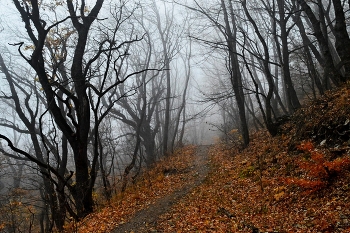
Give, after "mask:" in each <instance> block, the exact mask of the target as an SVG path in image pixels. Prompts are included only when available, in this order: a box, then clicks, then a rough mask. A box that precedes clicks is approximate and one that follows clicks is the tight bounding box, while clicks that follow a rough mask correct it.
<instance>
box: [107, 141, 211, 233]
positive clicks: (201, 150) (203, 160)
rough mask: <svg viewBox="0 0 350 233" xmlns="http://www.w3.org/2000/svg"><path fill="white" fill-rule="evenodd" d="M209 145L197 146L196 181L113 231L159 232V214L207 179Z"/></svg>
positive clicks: (128, 232)
mask: <svg viewBox="0 0 350 233" xmlns="http://www.w3.org/2000/svg"><path fill="white" fill-rule="evenodd" d="M209 147H210V146H198V148H197V151H196V155H195V156H196V157H195V160H196V161H195V165H194V167H193V169H194V170H195V173H194V174H195V175H196V179H195V180H194V182H191V183H190V184H187V185H185V186H183V187H182V188H181V189H179V190H177V191H175V192H174V193H172V194H170V195H168V196H165V197H164V198H161V199H159V200H158V201H157V202H156V203H154V204H153V205H151V206H149V207H147V208H146V209H143V210H140V211H139V212H137V213H136V214H135V215H134V216H133V217H132V218H131V219H130V220H129V221H128V222H126V223H124V224H122V225H120V226H118V227H117V228H116V229H114V230H113V231H111V233H125V232H127V233H130V232H135V233H139V232H157V230H155V227H156V224H157V220H158V218H159V216H161V215H163V214H165V213H167V212H168V211H169V210H170V209H171V207H172V206H173V205H174V204H176V203H177V202H178V201H179V200H181V198H183V197H184V196H185V195H186V194H188V193H189V192H190V191H191V190H193V189H194V188H195V187H197V186H198V185H200V184H201V183H202V182H203V181H204V180H205V178H206V176H207V175H208V172H209V164H208V162H209V155H208V150H209Z"/></svg>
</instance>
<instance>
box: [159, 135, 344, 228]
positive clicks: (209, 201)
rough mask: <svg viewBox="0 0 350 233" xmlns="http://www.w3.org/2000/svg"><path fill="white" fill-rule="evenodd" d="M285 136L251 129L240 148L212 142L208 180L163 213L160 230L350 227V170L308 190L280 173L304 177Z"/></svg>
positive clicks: (302, 153) (297, 155)
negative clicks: (247, 143) (244, 146)
mask: <svg viewBox="0 0 350 233" xmlns="http://www.w3.org/2000/svg"><path fill="white" fill-rule="evenodd" d="M285 140H290V138H288V137H287V136H278V137H275V138H271V137H270V136H269V135H267V133H264V132H259V133H257V134H255V135H253V139H252V143H251V145H250V147H249V148H247V149H246V150H244V151H243V152H238V151H230V150H226V149H223V145H216V146H215V147H213V148H212V149H211V151H210V155H211V163H212V170H211V172H210V174H209V176H208V177H207V180H206V182H205V183H204V184H203V185H201V186H199V187H198V188H196V189H194V190H193V192H192V193H190V194H189V195H188V196H186V198H184V199H183V200H182V201H181V202H180V203H178V205H177V206H175V207H174V209H173V210H172V211H171V212H170V213H168V214H166V215H164V216H162V219H161V221H159V227H158V230H159V231H160V232H280V233H281V232H350V228H349V227H350V203H349V200H350V193H349V191H350V188H349V185H348V184H349V182H350V174H349V170H346V171H343V173H342V175H341V176H338V177H337V179H336V180H334V182H333V183H332V185H331V186H327V187H324V188H323V189H321V190H319V191H318V192H315V193H313V194H309V195H306V194H305V192H304V190H303V189H302V188H300V187H298V186H295V185H288V184H287V183H285V182H284V180H283V179H281V178H284V177H305V176H306V175H307V173H305V172H304V171H303V170H302V169H300V168H299V167H298V165H297V163H296V158H303V156H304V155H305V154H304V152H302V151H301V152H300V151H299V152H298V153H299V154H295V152H293V154H292V153H289V152H288V146H287V145H288V144H289V142H288V141H287V142H286V141H285ZM327 158H328V157H327Z"/></svg>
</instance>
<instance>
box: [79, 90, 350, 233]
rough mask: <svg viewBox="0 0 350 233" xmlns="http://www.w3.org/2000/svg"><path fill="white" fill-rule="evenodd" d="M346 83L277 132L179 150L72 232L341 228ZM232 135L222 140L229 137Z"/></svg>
mask: <svg viewBox="0 0 350 233" xmlns="http://www.w3.org/2000/svg"><path fill="white" fill-rule="evenodd" d="M349 103H350V85H346V86H344V87H342V88H339V89H337V90H335V91H332V92H328V93H326V94H325V95H324V96H322V97H321V98H318V99H317V100H315V101H312V102H310V103H309V104H307V105H305V107H304V108H302V109H300V110H298V111H297V112H296V113H295V114H294V115H293V116H292V117H291V118H290V119H289V120H288V122H287V123H285V124H284V125H282V126H281V128H280V132H279V134H278V135H277V136H275V137H271V136H270V135H269V134H268V133H267V132H266V131H264V130H261V131H258V132H255V133H252V134H251V142H250V144H249V146H248V147H247V148H245V149H239V148H237V141H231V142H229V143H222V142H218V143H217V144H215V145H213V146H211V147H209V148H208V147H206V148H204V147H194V146H188V147H185V148H183V149H182V150H181V151H178V152H177V153H175V154H174V155H173V156H170V157H168V158H166V159H164V160H162V161H160V162H159V163H157V164H156V165H155V167H154V168H152V169H151V170H149V171H147V172H145V173H144V174H143V175H142V176H141V177H140V178H139V181H138V182H136V184H135V185H132V186H130V187H129V188H128V190H127V191H126V192H125V193H124V194H120V195H117V196H116V197H115V198H114V200H113V201H112V202H111V203H110V204H109V205H108V206H107V207H106V208H103V209H101V210H100V211H99V212H96V213H94V214H92V215H91V216H89V217H87V218H86V219H85V220H84V221H82V222H81V223H79V225H78V226H77V229H78V231H79V232H82V233H83V232H114V233H119V232H120V233H124V232H128V233H131V232H135V233H138V232H169V233H170V232H171V233H172V232H223V233H224V232H246V233H249V232H252V233H266V232H267V233H289V232H290V233H291V232H293V233H294V232H301V233H304V232H305V233H306V232H312V233H313V232H315V233H319V232H322V233H327V232H329V233H331V232H337V233H338V232H339V233H346V232H350V107H349ZM236 133H237V131H235V130H233V131H232V132H231V135H229V136H231V138H232V139H235V140H237V139H238V138H239V137H238V136H237V135H235V134H236Z"/></svg>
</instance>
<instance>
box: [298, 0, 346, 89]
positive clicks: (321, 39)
mask: <svg viewBox="0 0 350 233" xmlns="http://www.w3.org/2000/svg"><path fill="white" fill-rule="evenodd" d="M297 2H298V3H299V4H300V6H301V8H302V10H303V11H304V12H305V14H306V15H307V17H308V18H309V20H310V22H311V23H312V26H313V31H314V36H315V37H316V39H317V41H318V43H319V46H320V49H321V51H322V55H323V57H324V63H323V64H322V66H323V68H324V76H326V77H327V76H329V77H330V78H331V80H332V81H333V83H334V85H336V86H339V85H340V84H341V83H342V82H344V81H345V79H344V77H343V76H342V75H341V74H340V72H339V70H338V69H336V67H335V65H334V61H333V58H332V55H331V51H330V49H329V46H328V37H327V34H326V35H325V33H324V30H323V29H322V27H321V25H322V24H321V23H320V21H319V20H318V19H317V17H316V16H315V14H314V13H313V11H312V9H311V8H310V6H309V5H308V4H307V3H306V1H305V0H297ZM321 20H322V19H321ZM323 84H324V85H326V84H325V83H323ZM327 86H328V85H327Z"/></svg>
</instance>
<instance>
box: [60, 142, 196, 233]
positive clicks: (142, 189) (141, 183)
mask: <svg viewBox="0 0 350 233" xmlns="http://www.w3.org/2000/svg"><path fill="white" fill-rule="evenodd" d="M195 153H196V147H195V146H187V147H185V148H182V149H181V150H178V151H176V152H175V153H174V155H171V156H168V157H166V158H164V159H162V160H161V161H159V162H157V163H156V164H155V165H154V167H153V168H152V169H150V170H147V171H144V172H143V174H142V175H141V176H140V177H139V178H138V179H137V182H136V184H134V185H131V186H130V187H128V188H127V190H126V191H125V192H124V193H119V194H118V195H117V196H115V197H114V198H113V200H112V201H111V204H110V205H109V206H108V207H106V208H104V209H102V210H101V211H99V212H96V213H93V214H91V215H89V216H87V217H86V218H85V219H84V220H82V221H81V222H79V223H78V224H77V225H74V224H70V225H69V226H67V227H66V231H67V232H79V233H87V232H91V233H92V232H93V233H97V232H109V231H111V230H113V229H114V228H116V227H117V226H118V225H120V224H123V223H124V222H126V221H127V220H128V219H129V218H131V217H132V215H133V214H135V213H136V212H137V211H138V210H140V209H143V208H145V207H147V206H149V205H150V204H152V203H154V202H155V201H156V200H157V199H159V198H161V197H164V196H166V195H168V194H170V193H172V192H174V191H175V190H177V189H178V188H179V187H181V186H183V185H185V184H186V183H188V182H190V181H191V179H192V178H193V177H194V175H193V174H191V172H192V169H191V168H192V166H193V162H194V159H193V156H194V154H195Z"/></svg>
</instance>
